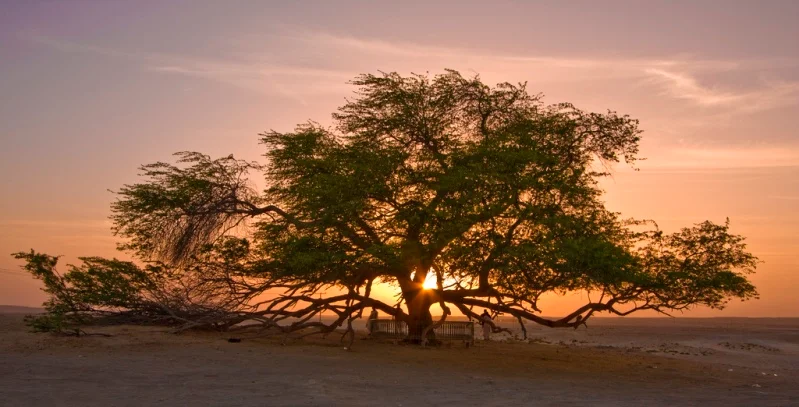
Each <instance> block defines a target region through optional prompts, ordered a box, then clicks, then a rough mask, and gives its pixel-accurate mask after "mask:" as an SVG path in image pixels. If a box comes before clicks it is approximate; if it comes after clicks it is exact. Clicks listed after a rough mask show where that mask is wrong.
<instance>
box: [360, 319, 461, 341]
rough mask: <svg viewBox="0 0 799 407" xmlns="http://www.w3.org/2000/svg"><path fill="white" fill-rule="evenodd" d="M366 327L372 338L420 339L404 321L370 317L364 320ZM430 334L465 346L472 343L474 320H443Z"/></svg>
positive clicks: (420, 330) (429, 336)
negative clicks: (410, 332) (409, 331)
mask: <svg viewBox="0 0 799 407" xmlns="http://www.w3.org/2000/svg"><path fill="white" fill-rule="evenodd" d="M366 328H367V329H368V330H369V335H370V336H371V337H373V338H391V339H398V340H409V341H412V342H420V341H421V339H422V338H421V334H415V335H411V334H409V333H408V324H406V323H405V321H398V320H394V319H370V320H368V321H366ZM424 328H425V327H421V329H416V330H414V331H415V332H423V331H424ZM432 336H433V337H434V338H435V339H436V340H438V341H464V343H466V344H467V346H468V345H474V322H467V321H444V322H443V323H442V324H441V325H439V326H437V327H435V328H434V329H433V330H432ZM430 338H431V334H430V333H428V339H430Z"/></svg>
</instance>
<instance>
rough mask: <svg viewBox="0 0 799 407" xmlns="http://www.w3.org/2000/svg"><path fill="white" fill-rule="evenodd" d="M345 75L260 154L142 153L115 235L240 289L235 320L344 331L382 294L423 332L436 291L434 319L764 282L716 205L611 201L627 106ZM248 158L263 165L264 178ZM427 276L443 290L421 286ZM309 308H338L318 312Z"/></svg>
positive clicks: (629, 140)
mask: <svg viewBox="0 0 799 407" xmlns="http://www.w3.org/2000/svg"><path fill="white" fill-rule="evenodd" d="M353 84H354V85H355V86H357V88H358V91H357V93H356V96H355V97H354V98H353V99H352V100H348V101H347V102H346V104H344V106H342V107H341V108H340V109H339V111H338V112H337V113H335V114H333V120H334V123H335V125H334V126H333V127H330V128H325V127H323V126H321V125H319V124H316V123H307V124H303V125H300V126H298V127H297V128H296V129H295V130H294V131H293V132H288V133H281V132H276V131H270V132H266V133H263V134H261V135H260V136H261V141H262V143H263V144H264V146H265V147H266V153H265V156H266V163H265V164H263V165H260V164H257V163H251V162H245V161H241V160H237V159H235V158H234V157H233V156H232V155H231V156H229V157H225V158H219V159H212V158H210V157H208V156H206V155H202V154H199V153H193V152H183V153H178V154H177V156H178V157H179V160H178V163H177V165H173V164H168V163H162V162H159V163H155V164H150V165H145V166H143V167H141V170H142V172H143V174H142V175H143V176H144V177H145V181H144V182H142V183H137V184H133V185H125V186H124V187H123V188H121V189H120V190H119V191H118V194H119V199H118V200H117V201H116V202H115V203H113V204H112V212H113V215H112V219H113V221H114V224H115V229H114V230H115V232H116V233H117V234H118V235H119V236H122V237H124V238H126V242H125V243H124V244H123V245H122V248H123V249H125V250H131V251H133V252H135V253H136V254H137V255H138V256H139V257H140V258H141V259H144V260H147V261H160V262H163V263H164V264H167V265H169V266H170V267H175V268H179V269H182V270H191V271H192V273H194V275H196V276H199V278H200V279H202V280H204V281H207V282H215V283H217V284H218V286H217V288H215V289H218V290H221V291H225V290H227V295H231V296H233V297H235V298H237V299H238V301H239V303H240V304H250V305H252V306H253V308H251V311H252V312H251V313H248V314H247V318H253V317H257V318H258V319H259V320H261V321H263V322H264V323H268V324H270V325H275V326H279V327H280V329H284V330H286V331H292V330H297V329H303V328H308V327H317V328H319V329H320V330H321V331H325V332H329V331H331V330H333V329H335V328H336V327H340V326H343V325H344V324H345V323H346V324H347V326H348V327H350V329H351V321H352V319H353V318H357V317H358V316H360V313H361V312H362V310H363V308H365V307H376V308H378V309H380V310H381V311H383V312H384V313H387V314H390V315H394V316H396V317H397V318H399V319H401V320H403V321H406V322H407V323H408V326H409V329H410V330H411V334H412V336H415V337H421V336H422V334H421V331H422V330H424V329H425V328H429V327H430V326H431V324H433V320H432V316H431V314H430V307H431V306H432V305H433V304H436V303H438V304H440V305H441V307H442V309H443V310H444V315H443V317H442V318H446V316H447V315H448V314H450V313H451V311H450V306H454V307H455V308H457V309H458V310H459V311H460V312H461V313H463V314H465V315H467V316H469V317H477V313H476V312H475V311H473V309H474V308H475V307H476V308H487V309H489V310H491V311H492V312H494V313H495V314H498V313H502V314H506V315H510V316H513V317H515V318H517V319H518V320H519V321H520V322H522V321H524V320H526V321H533V322H536V323H539V324H543V325H547V326H550V327H576V326H579V325H580V324H583V323H585V321H586V320H588V319H589V318H590V317H591V316H592V315H593V314H595V313H597V312H610V313H615V314H619V315H626V314H629V313H631V312H634V311H638V310H646V309H649V310H655V311H659V312H670V311H674V310H682V309H685V308H687V307H690V306H693V305H706V306H710V307H715V308H721V307H723V306H724V304H725V303H726V302H727V301H729V299H730V298H733V297H737V298H740V299H749V298H753V297H755V296H756V295H757V294H756V291H755V288H754V286H753V285H752V284H750V283H749V281H748V280H747V278H746V275H747V274H748V273H751V272H753V271H754V269H755V266H756V263H757V259H756V258H755V257H754V256H752V255H751V254H750V253H749V252H747V251H746V247H745V245H744V243H743V240H744V238H743V237H741V236H737V235H733V234H731V233H730V232H729V222H727V223H726V224H724V225H716V224H713V223H711V222H704V223H701V224H698V225H695V226H694V227H690V228H685V229H683V230H682V231H680V232H678V233H675V234H673V235H665V234H663V233H662V232H661V231H659V230H657V228H656V225H654V226H655V228H654V229H653V230H647V226H651V225H653V223H648V222H638V221H628V220H623V219H621V218H620V215H619V214H617V213H611V212H609V211H608V210H607V209H606V208H605V207H604V204H603V202H602V201H601V194H602V191H601V190H600V188H599V187H598V180H599V179H601V177H603V176H606V175H608V170H607V168H609V166H610V165H613V163H617V162H620V161H621V160H622V159H623V160H624V161H625V162H627V163H629V164H630V165H633V164H634V162H635V159H636V154H637V152H638V142H639V140H640V133H641V132H640V131H639V129H638V122H637V121H636V120H634V119H631V118H629V117H628V116H621V115H618V114H616V113H615V112H612V111H609V112H607V113H604V114H599V113H588V112H584V111H582V110H579V109H577V108H575V107H574V106H572V105H571V104H568V103H561V104H556V105H549V106H547V105H544V104H543V102H542V97H541V96H540V95H531V94H529V93H528V92H527V90H526V86H525V84H518V85H512V84H510V83H502V84H499V85H497V86H496V87H493V88H492V87H489V86H486V85H485V84H483V83H482V82H481V80H480V78H479V77H473V78H466V77H463V76H461V75H460V74H459V73H458V72H455V71H447V72H446V73H445V74H442V75H437V76H433V77H430V76H426V75H412V76H409V77H403V76H400V75H398V74H396V73H384V74H380V75H362V76H360V77H358V78H357V79H356V80H354V81H353ZM250 172H262V173H263V174H264V177H265V181H266V188H265V190H264V191H262V192H258V191H256V190H255V189H254V187H253V186H252V184H251V183H250V182H249V181H248V179H247V175H248V173H250ZM429 276H435V277H436V279H437V288H435V289H424V288H423V285H424V283H425V280H426V279H427V278H429ZM375 282H389V283H392V284H395V285H396V286H397V287H398V289H399V291H400V293H401V300H402V301H403V302H404V303H405V305H406V308H407V313H406V312H404V311H401V310H399V309H398V308H395V307H394V306H393V304H388V303H385V302H382V301H379V300H378V299H375V298H373V297H372V296H371V288H372V285H373V284H374V283H375ZM577 290H583V291H586V292H589V294H591V296H589V298H592V297H593V298H594V299H593V300H590V301H588V302H587V303H586V304H585V305H583V306H581V307H579V308H577V309H575V310H574V312H572V313H570V314H569V315H566V316H564V317H562V318H557V319H547V318H544V317H542V316H541V315H540V313H541V311H540V310H539V308H538V301H539V298H540V297H541V295H542V294H544V293H547V292H566V291H577ZM265 293H268V294H269V295H268V296H269V297H270V298H269V299H263V297H264V294H265ZM322 311H327V312H328V313H329V312H332V313H334V314H335V315H336V316H337V319H336V321H334V322H333V323H332V324H324V323H321V322H318V321H315V320H314V316H316V315H318V313H319V312H322ZM522 326H523V325H522ZM495 329H496V328H495Z"/></svg>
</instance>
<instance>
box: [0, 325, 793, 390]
mask: <svg viewBox="0 0 799 407" xmlns="http://www.w3.org/2000/svg"><path fill="white" fill-rule="evenodd" d="M591 322H592V324H590V325H589V328H587V329H586V328H580V329H579V330H576V331H575V330H551V329H544V328H536V327H528V330H529V337H530V338H531V340H529V341H517V340H512V339H510V338H507V337H506V336H504V335H498V336H496V337H495V338H494V339H495V340H492V341H490V342H482V341H478V342H477V343H476V344H475V345H474V346H472V347H469V348H466V347H465V346H464V345H463V344H462V343H452V344H450V345H449V346H446V345H445V346H441V347H434V348H419V347H415V346H409V345H399V344H394V343H391V342H386V341H377V340H368V339H360V338H359V339H358V340H356V341H355V344H354V346H353V348H352V349H351V351H347V350H345V349H344V347H343V345H342V344H340V343H339V341H338V335H336V336H335V337H332V336H331V337H328V338H327V339H321V338H318V337H314V338H306V339H303V340H289V341H288V342H287V343H286V344H285V345H282V344H281V339H280V338H277V337H262V338H256V339H246V338H245V340H243V341H242V342H241V343H229V342H228V341H227V338H228V337H230V334H218V333H183V334H180V335H175V334H172V333H170V332H169V331H168V330H166V329H162V328H154V327H139V326H117V327H96V328H90V329H87V331H89V332H104V333H108V334H112V335H113V336H112V337H97V336H91V337H82V338H74V337H58V336H53V335H50V334H33V333H29V332H28V329H27V328H26V327H25V326H24V324H23V322H22V314H20V313H14V312H10V311H9V310H5V313H3V314H0V405H4V406H149V405H179V406H189V405H191V406H205V405H208V406H223V405H224V406H337V405H342V406H366V405H369V406H372V405H374V406H435V405H459V406H465V405H479V406H537V405H552V406H583V405H590V406H619V405H631V406H649V405H675V406H676V405H679V406H686V405H702V406H713V405H719V406H722V405H723V406H733V405H741V406H789V405H799V319H615V318H608V319H594V320H592V321H591ZM509 326H510V325H509Z"/></svg>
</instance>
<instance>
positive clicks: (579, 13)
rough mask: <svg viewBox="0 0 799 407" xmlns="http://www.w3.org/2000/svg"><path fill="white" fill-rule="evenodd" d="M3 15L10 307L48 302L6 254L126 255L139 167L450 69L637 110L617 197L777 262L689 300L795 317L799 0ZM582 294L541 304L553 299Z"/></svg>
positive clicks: (244, 147)
mask: <svg viewBox="0 0 799 407" xmlns="http://www.w3.org/2000/svg"><path fill="white" fill-rule="evenodd" d="M0 8H2V11H3V12H2V13H0V91H2V94H3V95H5V96H6V97H4V98H2V100H0V140H1V142H2V144H1V147H2V148H0V180H1V181H2V194H0V303H4V304H16V305H22V306H39V305H40V304H41V303H42V301H43V299H44V298H45V296H44V294H43V293H41V292H40V291H39V284H38V282H36V281H34V280H33V279H32V278H31V277H30V276H28V275H26V274H24V273H22V272H20V271H19V264H20V263H19V262H17V261H16V260H14V259H13V258H12V257H11V255H10V253H12V252H17V251H27V250H29V249H31V248H34V249H36V250H37V251H41V252H45V253H49V254H56V255H63V256H64V260H62V268H61V270H64V268H63V265H64V264H66V263H68V262H76V261H77V257H78V256H109V257H110V256H117V257H120V258H128V257H127V256H126V255H125V254H124V253H120V252H117V251H116V250H115V243H116V241H117V240H116V238H114V237H113V236H112V234H111V231H110V222H109V221H108V220H107V216H108V215H109V204H110V203H111V202H112V200H113V199H114V197H113V195H112V194H111V193H109V192H108V190H109V189H110V190H115V189H118V188H119V187H120V186H122V185H123V184H125V183H131V182H135V181H136V179H137V173H138V171H137V167H138V166H139V165H141V164H145V163H151V162H155V161H170V160H172V157H171V154H172V153H174V152H176V151H186V150H189V151H200V152H202V153H205V154H209V155H211V156H214V157H216V156H227V155H228V154H231V153H232V154H234V155H236V156H237V157H239V158H243V159H248V160H260V159H261V158H262V157H261V155H262V154H263V148H262V146H260V145H259V144H258V141H257V134H258V133H259V132H262V131H265V130H269V129H274V130H277V131H289V130H291V129H293V128H294V126H295V125H297V124H300V123H304V122H306V121H308V120H314V121H317V122H319V123H321V124H323V125H326V124H329V123H331V120H330V114H331V113H332V112H334V111H335V109H336V108H337V107H338V106H340V105H342V104H343V103H344V99H345V98H346V97H349V96H351V94H352V91H353V90H354V88H353V87H352V86H351V85H348V84H347V81H349V80H351V79H352V78H354V77H355V76H356V75H358V74H361V73H376V72H378V71H397V72H400V73H402V74H409V73H411V72H422V73H423V72H429V73H430V74H435V73H439V72H443V70H444V69H446V68H451V69H456V70H459V71H460V72H462V73H463V74H464V75H472V74H475V73H479V74H480V75H481V78H483V80H484V82H486V83H490V84H494V83H497V82H505V81H510V82H520V81H526V82H527V86H528V89H529V90H530V91H531V92H532V93H537V92H542V93H543V94H544V95H545V98H544V101H545V102H546V103H559V102H571V103H574V104H575V105H576V106H577V107H579V108H581V109H584V110H589V111H597V112H604V111H606V110H607V109H611V110H615V111H618V112H619V113H622V114H630V115H631V116H633V117H635V118H637V119H639V120H640V122H641V128H642V129H643V130H644V131H645V133H644V134H643V141H642V143H641V157H645V158H646V160H644V161H641V162H640V163H638V164H637V167H638V168H639V169H640V171H633V170H632V169H631V168H629V167H628V166H626V165H618V166H616V168H615V169H614V175H613V176H612V177H610V178H608V179H606V180H605V181H603V184H602V185H603V187H604V188H605V189H606V191H607V193H606V195H605V200H606V202H607V207H608V208H609V209H611V210H614V211H619V212H621V213H622V215H623V216H625V217H635V218H644V219H653V220H655V221H657V223H658V224H659V225H660V227H661V228H662V229H664V230H665V231H667V232H671V231H676V230H677V229H678V228H679V227H683V226H690V225H692V224H694V223H698V222H701V221H704V220H706V219H707V220H712V221H714V222H718V223H721V222H724V220H725V219H726V218H728V217H729V218H730V221H731V231H732V232H733V233H738V234H742V235H744V236H746V237H747V238H748V240H747V242H748V245H749V249H750V250H751V251H752V253H753V254H755V255H756V256H758V257H759V258H760V259H761V260H762V261H763V262H764V263H763V264H761V265H760V267H759V269H758V272H757V274H755V275H754V276H752V281H753V283H754V284H755V285H756V286H757V288H758V290H759V292H760V294H761V299H760V300H754V301H748V302H744V303H741V302H738V301H733V302H731V303H730V305H729V306H728V308H727V309H726V310H723V311H714V310H710V309H707V308H696V309H692V310H691V311H689V312H686V313H684V314H682V315H683V316H688V317H797V316H799V299H797V296H796V295H795V294H794V292H793V289H795V288H797V287H799V273H797V271H799V259H797V257H796V253H799V232H797V230H799V212H797V210H796V209H797V208H798V207H799V134H797V132H799V130H797V129H799V47H797V46H796V39H797V38H799V25H797V24H796V21H797V19H799V2H791V1H773V2H767V3H758V2H735V1H700V2H691V3H688V2H685V3H677V4H674V3H672V2H663V1H659V2H646V3H643V2H632V1H627V2H621V1H618V2H610V3H603V4H595V3H592V2H568V3H536V4H528V3H521V4H520V3H513V2H496V3H493V2H492V3H491V4H490V5H488V4H487V3H482V2H459V3H450V2H440V3H433V4H427V3H403V4H402V5H398V4H396V3H388V2H376V3H368V4H367V3H358V2H349V1H347V2H341V3H335V4H332V3H327V2H310V3H303V4H301V5H294V4H288V3H278V2H274V3H272V2H257V3H252V2H235V1H232V2H225V3H222V2H213V1H193V2H188V1H185V2H178V1H175V2H135V3H133V2H114V1H109V2H102V3H100V2H80V1H75V2H44V1H41V2H40V1H30V2H15V3H5V4H3V5H2V6H0ZM578 296H579V295H578ZM578 296H571V297H569V296H567V297H563V298H555V297H552V298H549V299H547V300H546V303H545V304H547V305H545V306H544V307H547V308H544V307H542V308H543V311H544V314H547V315H558V314H561V313H563V312H564V311H566V310H567V309H570V308H572V307H573V305H574V304H575V303H577V302H579V301H580V300H579V298H577V297H578ZM678 315H679V314H678ZM638 316H652V314H640V315H638Z"/></svg>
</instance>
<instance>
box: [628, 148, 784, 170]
mask: <svg viewBox="0 0 799 407" xmlns="http://www.w3.org/2000/svg"><path fill="white" fill-rule="evenodd" d="M640 167H641V168H642V169H643V168H646V169H687V168H705V169H712V168H716V169H726V168H762V167H799V149H796V148H790V147H789V146H786V147H740V148H731V147H719V148H716V147H699V146H694V147H676V148H669V149H665V150H661V151H659V153H658V156H657V159H650V160H647V161H644V162H643V163H641V164H640Z"/></svg>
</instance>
